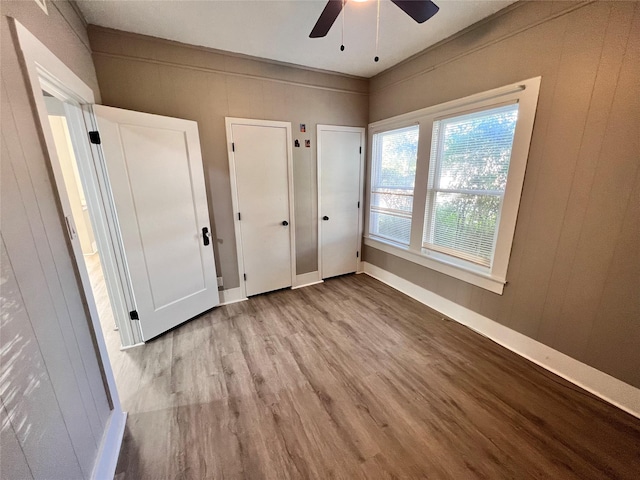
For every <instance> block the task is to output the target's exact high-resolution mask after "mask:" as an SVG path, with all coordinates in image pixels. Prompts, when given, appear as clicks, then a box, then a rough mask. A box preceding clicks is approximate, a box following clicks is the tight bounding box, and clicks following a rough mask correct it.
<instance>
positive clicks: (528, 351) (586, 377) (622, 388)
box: [363, 262, 640, 418]
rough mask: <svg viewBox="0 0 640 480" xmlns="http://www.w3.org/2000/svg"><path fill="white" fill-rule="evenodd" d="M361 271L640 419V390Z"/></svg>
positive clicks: (368, 268) (418, 290) (389, 277)
mask: <svg viewBox="0 0 640 480" xmlns="http://www.w3.org/2000/svg"><path fill="white" fill-rule="evenodd" d="M363 263H364V273H366V274H367V275H370V276H371V277H373V278H376V279H377V280H380V281H381V282H382V283H386V284H387V285H389V286H391V287H393V288H395V289H396V290H399V291H400V292H402V293H404V294H406V295H408V296H410V297H412V298H414V299H416V300H418V301H419V302H421V303H424V304H425V305H427V306H428V307H430V308H433V309H434V310H437V311H438V312H440V313H442V314H443V315H445V316H447V317H449V318H451V319H453V320H455V321H456V322H458V323H461V324H463V325H466V326H467V327H469V328H471V329H472V330H474V331H476V332H478V333H480V334H482V335H484V336H486V337H488V338H490V339H491V340H493V341H494V342H496V343H498V344H500V345H502V346H503V347H505V348H508V349H509V350H511V351H512V352H515V353H517V354H518V355H520V356H522V357H524V358H526V359H527V360H530V361H532V362H533V363H535V364H537V365H540V366H541V367H543V368H545V369H547V370H549V371H550V372H553V373H555V374H556V375H559V376H560V377H562V378H564V379H565V380H568V381H569V382H571V383H573V384H575V385H577V386H578V387H580V388H583V389H584V390H586V391H588V392H590V393H592V394H593V395H596V396H597V397H600V398H601V399H603V400H605V401H607V402H609V403H611V404H612V405H615V406H616V407H618V408H620V409H621V410H624V411H625V412H627V413H630V414H631V415H633V416H635V417H638V418H640V389H638V388H636V387H633V386H631V385H629V384H628V383H625V382H623V381H621V380H618V379H617V378H614V377H612V376H611V375H608V374H606V373H604V372H601V371H600V370H597V369H595V368H593V367H590V366H589V365H586V364H584V363H582V362H580V361H578V360H576V359H574V358H572V357H569V356H568V355H565V354H564V353H561V352H559V351H557V350H554V349H553V348H551V347H548V346H547V345H544V344H542V343H540V342H538V341H536V340H534V339H532V338H530V337H527V336H526V335H523V334H521V333H519V332H516V331H515V330H512V329H510V328H508V327H505V326H504V325H501V324H499V323H498V322H496V321H494V320H491V319H490V318H487V317H485V316H483V315H480V314H479V313H476V312H474V311H472V310H469V309H468V308H465V307H463V306H461V305H458V304H457V303H455V302H452V301H451V300H448V299H446V298H444V297H441V296H440V295H436V294H435V293H433V292H431V291H429V290H427V289H425V288H422V287H420V286H418V285H416V284H414V283H411V282H409V281H407V280H405V279H403V278H401V277H398V276H397V275H394V274H393V273H390V272H388V271H386V270H384V269H382V268H380V267H377V266H375V265H372V264H370V263H367V262H363Z"/></svg>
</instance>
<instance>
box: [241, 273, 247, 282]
mask: <svg viewBox="0 0 640 480" xmlns="http://www.w3.org/2000/svg"><path fill="white" fill-rule="evenodd" d="M242 276H243V277H244V281H245V282H246V281H247V274H246V273H243V274H242Z"/></svg>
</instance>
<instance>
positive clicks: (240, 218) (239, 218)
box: [238, 212, 242, 220]
mask: <svg viewBox="0 0 640 480" xmlns="http://www.w3.org/2000/svg"><path fill="white" fill-rule="evenodd" d="M238 220H242V216H240V212H238Z"/></svg>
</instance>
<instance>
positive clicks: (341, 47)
mask: <svg viewBox="0 0 640 480" xmlns="http://www.w3.org/2000/svg"><path fill="white" fill-rule="evenodd" d="M344 2H345V0H342V45H340V51H341V52H344V17H345V16H346V14H347V11H346V10H345V9H344Z"/></svg>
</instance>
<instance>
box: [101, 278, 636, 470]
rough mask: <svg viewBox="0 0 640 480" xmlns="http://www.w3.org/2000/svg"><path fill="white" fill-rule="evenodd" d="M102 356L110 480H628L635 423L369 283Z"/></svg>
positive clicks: (253, 302) (242, 312)
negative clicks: (107, 361) (110, 380)
mask: <svg viewBox="0 0 640 480" xmlns="http://www.w3.org/2000/svg"><path fill="white" fill-rule="evenodd" d="M113 338H115V337H113V336H112V337H111V340H110V343H112V341H113ZM112 347H113V344H112ZM112 357H113V364H114V369H115V374H116V379H117V383H118V388H119V392H120V396H121V399H122V402H123V406H124V408H125V410H127V411H128V412H129V418H128V422H127V429H126V433H125V438H124V444H123V446H122V451H121V455H120V460H119V463H118V466H117V472H116V478H117V479H118V480H124V479H127V480H128V479H174V478H175V479H223V478H224V479H236V478H248V479H249V478H250V479H263V478H264V479H278V480H279V479H287V478H300V479H328V478H344V479H359V478H369V479H384V478H434V479H445V478H452V479H466V478H492V479H497V478H517V479H526V478H558V479H571V478H576V479H587V478H630V479H631V478H634V479H637V478H639V476H638V475H639V472H640V420H638V419H636V418H634V417H632V416H630V415H627V414H625V413H624V412H622V411H620V410H618V409H616V408H614V407H612V406H610V405H608V404H605V403H603V402H601V401H600V400H598V399H596V398H594V397H592V396H591V395H589V394H587V393H585V392H583V391H581V390H579V389H578V388H576V387H575V386H573V385H571V384H569V383H567V382H565V381H564V380H562V379H560V378H558V377H555V376H554V375H552V374H550V373H549V372H546V371H544V370H542V369H540V368H538V367H536V366H535V365H533V364H531V363H529V362H527V361H526V360H524V359H522V358H520V357H518V356H517V355H515V354H513V353H511V352H509V351H507V350H505V349H503V348H502V347H500V346H498V345H496V344H494V343H493V342H491V341H490V340H488V339H486V338H484V337H482V336H480V335H478V334H476V333H474V332H472V331H471V330H469V329H467V328H465V327H463V326H461V325H459V324H457V323H455V322H452V321H449V320H446V319H443V318H442V317H441V316H440V315H438V314H437V313H435V312H433V311H431V310H430V309H428V308H426V307H425V306H423V305H422V304H420V303H418V302H416V301H414V300H412V299H410V298H408V297H406V296H404V295H402V294H400V293H398V292H396V291H395V290H393V289H391V288H389V287H387V286H386V285H384V284H382V283H380V282H378V281H376V280H374V279H372V278H370V277H367V276H365V275H357V276H356V275H352V276H346V277H341V278H336V279H333V280H329V281H327V282H325V283H324V284H320V285H315V286H311V287H306V288H303V289H299V290H286V291H279V292H275V293H271V294H267V295H261V296H257V297H253V298H251V299H250V300H249V301H246V302H242V303H237V304H233V305H228V306H225V307H220V308H217V309H215V310H213V311H212V312H210V313H209V314H206V315H204V316H202V317H200V318H198V319H195V320H193V321H191V322H189V323H187V324H185V325H183V326H181V327H179V328H177V329H175V330H174V331H172V332H169V333H167V334H165V335H164V336H162V337H159V338H158V339H156V340H154V341H152V342H150V343H148V344H147V345H146V346H144V347H142V348H136V349H131V350H127V351H123V352H120V351H117V349H114V351H113V352H112Z"/></svg>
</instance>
